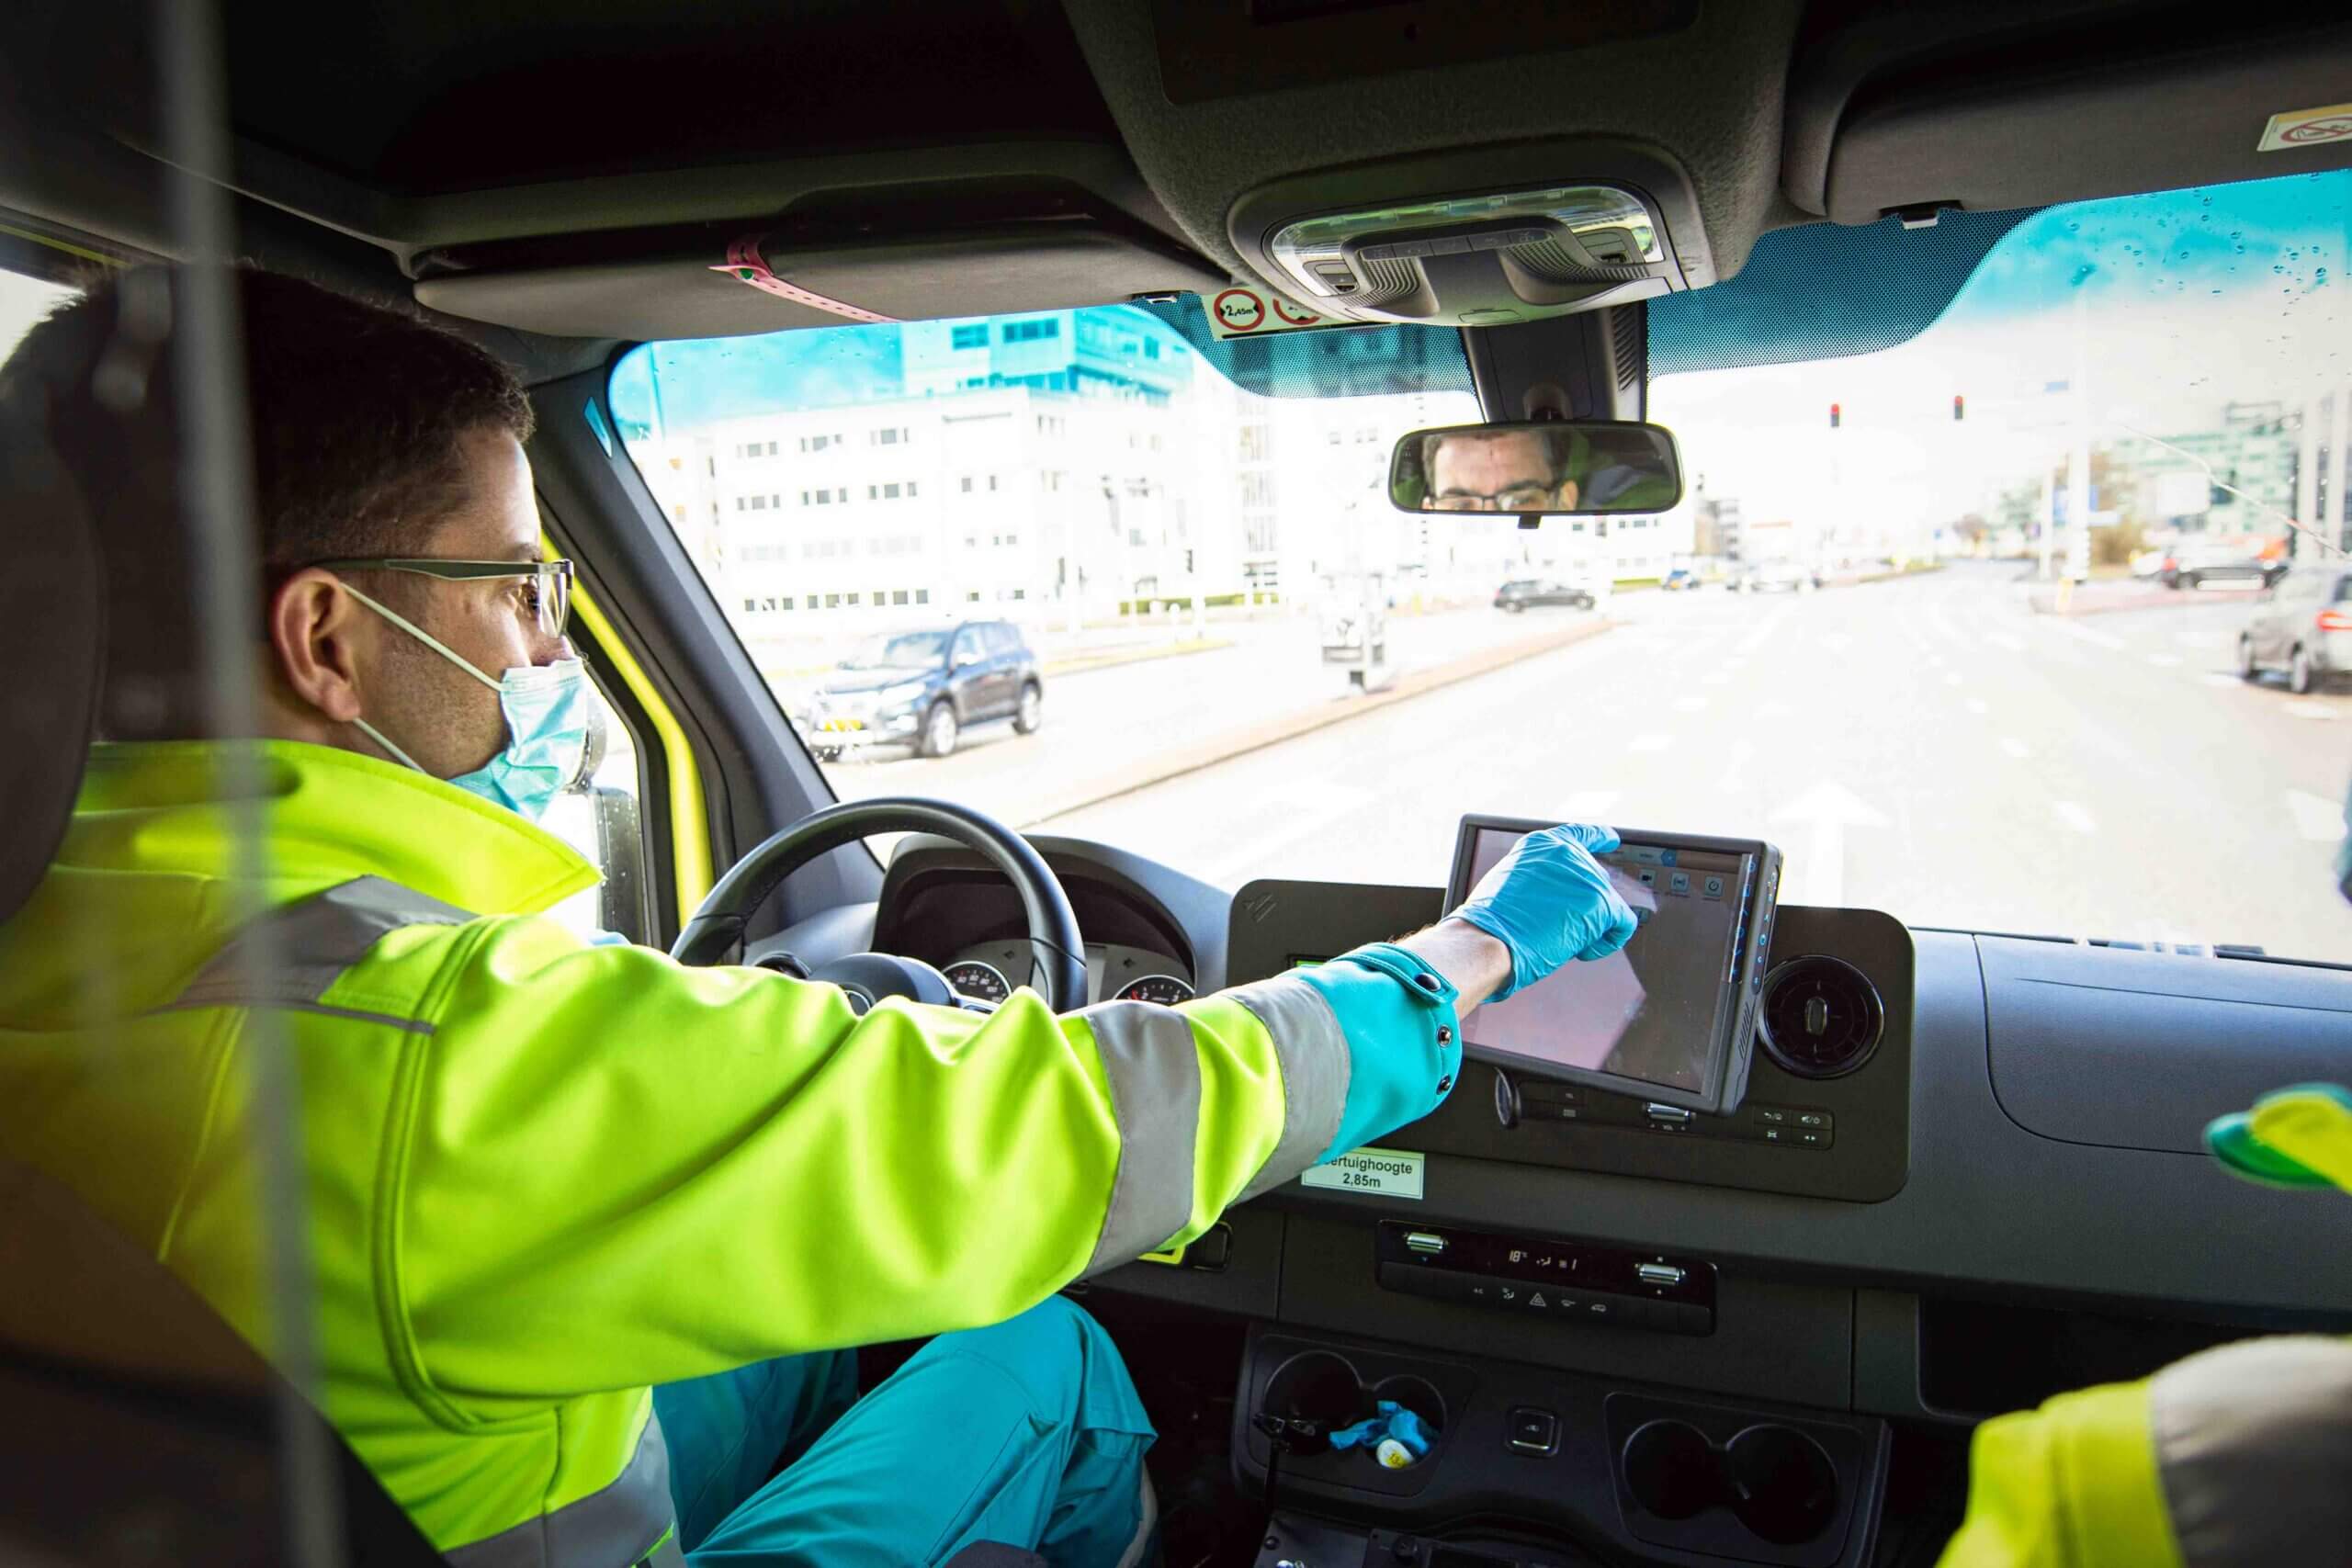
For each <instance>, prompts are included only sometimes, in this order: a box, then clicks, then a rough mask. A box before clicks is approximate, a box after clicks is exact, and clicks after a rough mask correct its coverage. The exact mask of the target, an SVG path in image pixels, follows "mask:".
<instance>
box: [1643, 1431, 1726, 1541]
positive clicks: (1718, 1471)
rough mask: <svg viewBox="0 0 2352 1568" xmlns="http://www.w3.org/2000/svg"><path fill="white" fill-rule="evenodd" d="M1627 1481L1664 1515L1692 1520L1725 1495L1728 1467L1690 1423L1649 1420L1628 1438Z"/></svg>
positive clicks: (1655, 1511)
mask: <svg viewBox="0 0 2352 1568" xmlns="http://www.w3.org/2000/svg"><path fill="white" fill-rule="evenodd" d="M1625 1485H1626V1488H1627V1489H1628V1490H1630V1491H1631V1492H1632V1493H1633V1494H1634V1501H1635V1502H1636V1503H1639V1504H1640V1505H1641V1506H1643V1507H1645V1508H1647V1509H1648V1510H1649V1511H1650V1512H1651V1513H1653V1514H1655V1515H1657V1517H1659V1518H1661V1519H1687V1518H1689V1517H1691V1515H1693V1514H1695V1513H1697V1512H1698V1511H1699V1510H1700V1509H1702V1508H1704V1507H1706V1506H1708V1505H1709V1504H1711V1503H1713V1502H1715V1501H1717V1500H1718V1499H1720V1498H1721V1497H1722V1495H1723V1467H1722V1465H1721V1464H1720V1463H1718V1462H1717V1461H1716V1458H1715V1450H1714V1449H1713V1447H1712V1446H1710V1445H1709V1443H1708V1442H1707V1438H1706V1435H1705V1434H1704V1433H1702V1432H1701V1431H1700V1430H1699V1428H1698V1427H1693V1426H1691V1424H1690V1423H1689V1422H1687V1421H1645V1422H1643V1423H1642V1424H1641V1425H1640V1426H1639V1427H1635V1428H1634V1435H1633V1436H1632V1437H1630V1438H1626V1439H1625Z"/></svg>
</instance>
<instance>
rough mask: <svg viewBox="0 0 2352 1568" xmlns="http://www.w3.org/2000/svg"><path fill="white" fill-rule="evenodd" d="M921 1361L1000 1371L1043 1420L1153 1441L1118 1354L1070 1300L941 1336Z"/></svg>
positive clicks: (1055, 1300) (1056, 1300)
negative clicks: (970, 1363)
mask: <svg viewBox="0 0 2352 1568" xmlns="http://www.w3.org/2000/svg"><path fill="white" fill-rule="evenodd" d="M922 1355H923V1356H934V1355H935V1356H938V1357H940V1358H943V1359H954V1358H970V1359H976V1360H980V1361H985V1362H987V1363H988V1364H989V1365H991V1366H993V1367H996V1368H997V1369H999V1370H1000V1371H1002V1372H1004V1373H1005V1374H1006V1375H1007V1376H1009V1377H1011V1378H1012V1380H1013V1381H1014V1382H1017V1383H1018V1384H1020V1386H1021V1387H1022V1389H1023V1391H1024V1392H1025V1393H1027V1394H1028V1396H1029V1398H1030V1400H1031V1402H1032V1404H1033V1407H1034V1411H1035V1415H1036V1416H1038V1417H1039V1418H1040V1419H1042V1420H1046V1421H1049V1422H1054V1423H1057V1424H1069V1425H1074V1426H1077V1427H1085V1428H1098V1427H1110V1428H1114V1429H1116V1430H1120V1431H1126V1432H1133V1433H1136V1435H1138V1436H1141V1437H1146V1438H1148V1437H1149V1436H1151V1432H1152V1429H1151V1425H1150V1423H1149V1421H1148V1420H1147V1419H1146V1418H1145V1417H1144V1414H1143V1405H1142V1402H1141V1401H1140V1400H1139V1399H1138V1398H1137V1397H1136V1392H1135V1384H1134V1383H1133V1382H1131V1381H1130V1380H1129V1379H1128V1377H1127V1368H1126V1363H1125V1361H1124V1360H1122V1359H1120V1356H1119V1350H1118V1347H1117V1346H1115V1345H1114V1344H1112V1342H1111V1337H1110V1335H1108V1334H1107V1333H1105V1332H1103V1325H1101V1324H1099V1323H1097V1322H1095V1321H1094V1319H1093V1317H1092V1316H1091V1315H1090V1314H1088V1313H1087V1312H1086V1310H1085V1309H1084V1308H1082V1307H1080V1305H1079V1304H1078V1303H1075V1302H1073V1301H1071V1300H1069V1298H1068V1297H1067V1296H1048V1297H1046V1299H1045V1300H1044V1301H1042V1302H1039V1303H1037V1304H1036V1305H1035V1306H1034V1307H1031V1308H1030V1309H1029V1310H1028V1311H1026V1312H1024V1313H1022V1314H1019V1315H1017V1316H1014V1317H1010V1318H1007V1319H1006V1320H1005V1321H1004V1322H1002V1323H998V1324H991V1325H989V1326H988V1327H986V1328H968V1329H965V1330H963V1331H962V1332H960V1333H956V1334H944V1335H942V1336H940V1337H938V1338H937V1339H934V1340H933V1341H932V1343H931V1344H930V1345H929V1346H926V1347H925V1348H924V1349H923V1351H922Z"/></svg>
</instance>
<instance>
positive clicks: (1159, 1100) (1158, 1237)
mask: <svg viewBox="0 0 2352 1568" xmlns="http://www.w3.org/2000/svg"><path fill="white" fill-rule="evenodd" d="M1077 1016H1078V1017H1079V1018H1080V1019H1083V1020H1084V1021H1085V1022H1086V1026H1087V1027H1088V1029H1090V1030H1091V1031H1092V1032H1093V1035H1094V1047H1095V1051H1096V1054H1097V1055H1099V1056H1100V1057H1101V1058H1102V1062H1103V1076H1104V1077H1107V1078H1108V1079H1109V1080H1110V1083H1111V1112H1112V1115H1113V1116H1114V1118H1115V1119H1116V1121H1117V1122H1118V1126H1119V1170H1118V1174H1117V1175H1116V1176H1115V1177H1114V1178H1113V1179H1112V1182H1111V1201H1110V1205H1109V1207H1108V1208H1107V1209H1105V1210H1104V1212H1103V1235H1102V1237H1101V1239H1100V1240H1098V1241H1097V1242H1096V1243H1095V1244H1094V1255H1093V1256H1092V1257H1091V1258H1088V1259H1087V1263H1086V1269H1085V1272H1086V1273H1088V1274H1090V1275H1091V1274H1097V1273H1100V1272H1102V1271H1103V1269H1115V1268H1117V1267H1118V1266H1119V1265H1120V1264H1122V1263H1131V1262H1133V1261H1134V1260H1135V1259H1136V1258H1140V1257H1142V1256H1143V1255H1144V1254H1145V1253H1147V1252H1149V1251H1150V1250H1151V1249H1152V1248H1153V1247H1158V1246H1159V1245H1160V1244H1161V1243H1162V1242H1164V1241H1166V1240H1167V1239H1168V1238H1169V1237H1170V1236H1171V1235H1176V1234H1177V1233H1178V1232H1179V1231H1182V1229H1183V1228H1184V1226H1185V1225H1186V1224H1188V1223H1189V1222H1190V1221H1191V1219H1192V1217H1193V1149H1194V1146H1195V1144H1196V1143H1197V1141H1198V1139H1199V1137H1200V1127H1201V1058H1200V1051H1199V1048H1198V1047H1197V1046H1195V1045H1194V1044H1193V1026H1192V1024H1191V1023H1190V1022H1188V1021H1186V1020H1185V1017H1184V1015H1183V1014H1182V1013H1181V1012H1177V1011H1176V1010H1173V1009H1171V1008H1165V1007H1161V1006H1159V1004H1157V1003H1154V1002H1110V1003H1106V1004H1104V1005H1103V1006H1101V1007H1095V1008H1089V1009H1087V1010H1085V1011H1083V1012H1081V1013H1079V1014H1078V1015H1077Z"/></svg>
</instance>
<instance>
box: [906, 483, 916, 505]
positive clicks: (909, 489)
mask: <svg viewBox="0 0 2352 1568" xmlns="http://www.w3.org/2000/svg"><path fill="white" fill-rule="evenodd" d="M914 493H915V481H914V480H912V479H909V480H908V481H907V498H908V499H909V500H910V501H911V500H912V499H914Z"/></svg>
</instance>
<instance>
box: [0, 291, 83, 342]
mask: <svg viewBox="0 0 2352 1568" xmlns="http://www.w3.org/2000/svg"><path fill="white" fill-rule="evenodd" d="M77 292H78V290H76V289H73V288H67V287H66V286H65V285H64V284H62V283H48V282H44V281H42V280H41V279H40V278H38V277H28V276H25V275H24V274H23V273H20V272H0V359H6V357H7V356H8V355H9V354H11V353H12V352H14V351H15V349H16V346H17V344H19V343H21V342H23V341H24V336H25V334H26V333H28V332H30V331H32V329H33V327H34V325H35V324H36V323H38V322H40V321H42V320H43V319H45V318H46V317H47V316H48V315H49V313H50V312H51V311H52V310H56V309H57V307H59V306H60V305H62V304H63V303H65V301H67V300H68V299H73V298H74V295H75V294H76V293H77Z"/></svg>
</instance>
